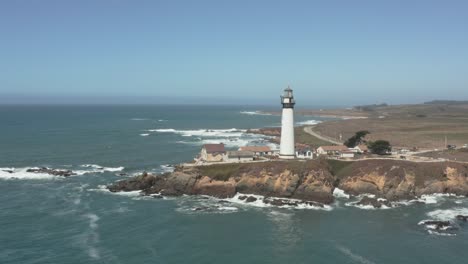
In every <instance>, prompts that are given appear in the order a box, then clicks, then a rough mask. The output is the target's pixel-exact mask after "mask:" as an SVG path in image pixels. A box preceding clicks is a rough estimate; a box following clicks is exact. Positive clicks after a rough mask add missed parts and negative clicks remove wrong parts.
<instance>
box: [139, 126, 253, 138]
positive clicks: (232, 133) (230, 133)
mask: <svg viewBox="0 0 468 264" xmlns="http://www.w3.org/2000/svg"><path fill="white" fill-rule="evenodd" d="M147 131H148V132H158V133H174V134H178V135H181V136H184V137H240V136H242V135H243V134H244V133H245V132H246V130H243V129H236V128H230V129H196V130H176V129H173V128H164V129H149V130H147Z"/></svg>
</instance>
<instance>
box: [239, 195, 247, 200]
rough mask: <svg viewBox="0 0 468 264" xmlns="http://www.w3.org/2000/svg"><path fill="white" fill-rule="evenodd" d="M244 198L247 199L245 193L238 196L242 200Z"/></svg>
mask: <svg viewBox="0 0 468 264" xmlns="http://www.w3.org/2000/svg"><path fill="white" fill-rule="evenodd" d="M245 199H247V195H241V196H239V200H241V201H244V200H245Z"/></svg>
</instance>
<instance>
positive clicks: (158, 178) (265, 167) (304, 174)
mask: <svg viewBox="0 0 468 264" xmlns="http://www.w3.org/2000/svg"><path fill="white" fill-rule="evenodd" d="M336 187H338V188H340V189H343V190H344V191H346V192H347V193H350V194H353V195H358V194H362V193H370V194H375V195H376V196H377V197H382V198H386V199H388V200H398V199H409V198H414V197H417V196H420V195H422V194H431V193H455V194H458V195H468V164H461V163H453V162H447V163H440V162H439V163H414V162H409V161H395V160H367V161H357V162H347V163H345V162H338V161H333V162H332V161H327V160H313V161H273V162H264V163H250V164H224V165H221V164H220V165H211V166H203V167H190V168H178V169H176V170H175V171H174V172H173V173H169V174H164V175H150V174H146V173H145V174H143V175H141V176H138V177H135V178H132V179H128V180H123V181H119V182H117V183H115V184H113V185H110V186H108V188H109V190H110V191H113V192H116V191H132V190H142V191H143V193H145V194H147V195H150V194H155V193H160V194H162V195H181V194H190V195H198V194H203V195H211V196H215V197H219V198H227V197H232V196H234V195H235V194H236V193H237V192H240V193H250V194H259V195H264V196H267V197H268V196H272V197H284V198H295V199H301V200H305V201H315V202H320V203H325V204H328V203H332V202H333V190H334V188H336Z"/></svg>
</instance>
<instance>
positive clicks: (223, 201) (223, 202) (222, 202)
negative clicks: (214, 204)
mask: <svg viewBox="0 0 468 264" xmlns="http://www.w3.org/2000/svg"><path fill="white" fill-rule="evenodd" d="M218 203H220V204H230V203H231V202H229V201H225V200H219V201H218Z"/></svg>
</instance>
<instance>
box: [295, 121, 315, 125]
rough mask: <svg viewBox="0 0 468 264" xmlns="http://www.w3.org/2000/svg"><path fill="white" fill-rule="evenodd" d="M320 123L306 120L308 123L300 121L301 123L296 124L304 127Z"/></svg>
mask: <svg viewBox="0 0 468 264" xmlns="http://www.w3.org/2000/svg"><path fill="white" fill-rule="evenodd" d="M318 123H320V121H318V120H306V121H300V122H296V124H298V125H301V126H304V125H316V124H318Z"/></svg>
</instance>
